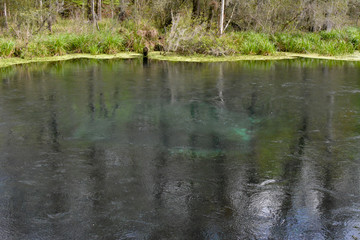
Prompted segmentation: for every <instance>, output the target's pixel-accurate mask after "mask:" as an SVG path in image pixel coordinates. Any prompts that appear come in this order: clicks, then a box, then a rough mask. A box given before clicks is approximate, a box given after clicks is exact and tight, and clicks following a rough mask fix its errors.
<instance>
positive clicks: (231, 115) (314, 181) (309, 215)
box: [0, 60, 360, 239]
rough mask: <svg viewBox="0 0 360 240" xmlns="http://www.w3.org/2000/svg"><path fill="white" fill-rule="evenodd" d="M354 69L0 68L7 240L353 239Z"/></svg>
mask: <svg viewBox="0 0 360 240" xmlns="http://www.w3.org/2000/svg"><path fill="white" fill-rule="evenodd" d="M359 146H360V63H352V62H340V61H338V62H335V61H321V60H282V61H257V62H255V61H254V62H251V61H244V62H238V63H206V64H205V63H203V64H200V63H168V62H156V61H151V62H149V63H148V64H143V63H142V62H141V61H139V60H111V61H95V60H76V61H66V62H58V63H47V64H31V65H24V66H18V67H12V68H5V69H1V70H0V239H356V238H360V148H359Z"/></svg>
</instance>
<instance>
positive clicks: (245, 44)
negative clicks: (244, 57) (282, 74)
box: [240, 32, 276, 55]
mask: <svg viewBox="0 0 360 240" xmlns="http://www.w3.org/2000/svg"><path fill="white" fill-rule="evenodd" d="M240 52H241V53H242V54H250V55H253V54H254V55H269V54H272V53H275V52H276V48H275V46H274V44H273V43H272V42H271V41H270V38H269V36H268V35H266V34H261V33H255V32H248V33H245V34H244V36H243V41H242V43H241V46H240Z"/></svg>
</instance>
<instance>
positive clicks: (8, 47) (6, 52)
mask: <svg viewBox="0 0 360 240" xmlns="http://www.w3.org/2000/svg"><path fill="white" fill-rule="evenodd" d="M15 45H16V44H15V41H12V40H9V39H0V57H2V58H6V57H12V55H13V54H14V52H15Z"/></svg>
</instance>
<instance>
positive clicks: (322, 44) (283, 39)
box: [274, 30, 360, 56]
mask: <svg viewBox="0 0 360 240" xmlns="http://www.w3.org/2000/svg"><path fill="white" fill-rule="evenodd" d="M356 37H357V35H356V33H354V34H353V36H352V37H351V38H350V37H349V34H348V33H346V32H345V31H338V30H333V31H329V32H326V31H323V32H319V33H279V34H276V35H275V37H274V41H275V42H276V46H277V48H278V51H282V52H294V53H318V54H323V55H332V56H335V55H341V54H351V53H354V51H355V50H356V49H357V48H358V47H357V46H356V44H357V39H356ZM359 42H360V39H359Z"/></svg>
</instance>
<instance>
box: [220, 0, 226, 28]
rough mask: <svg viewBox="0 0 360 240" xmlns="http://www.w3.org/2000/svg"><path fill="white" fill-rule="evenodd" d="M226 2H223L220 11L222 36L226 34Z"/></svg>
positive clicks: (223, 0)
mask: <svg viewBox="0 0 360 240" xmlns="http://www.w3.org/2000/svg"><path fill="white" fill-rule="evenodd" d="M224 16H225V0H221V9H220V35H222V34H223V32H224Z"/></svg>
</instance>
